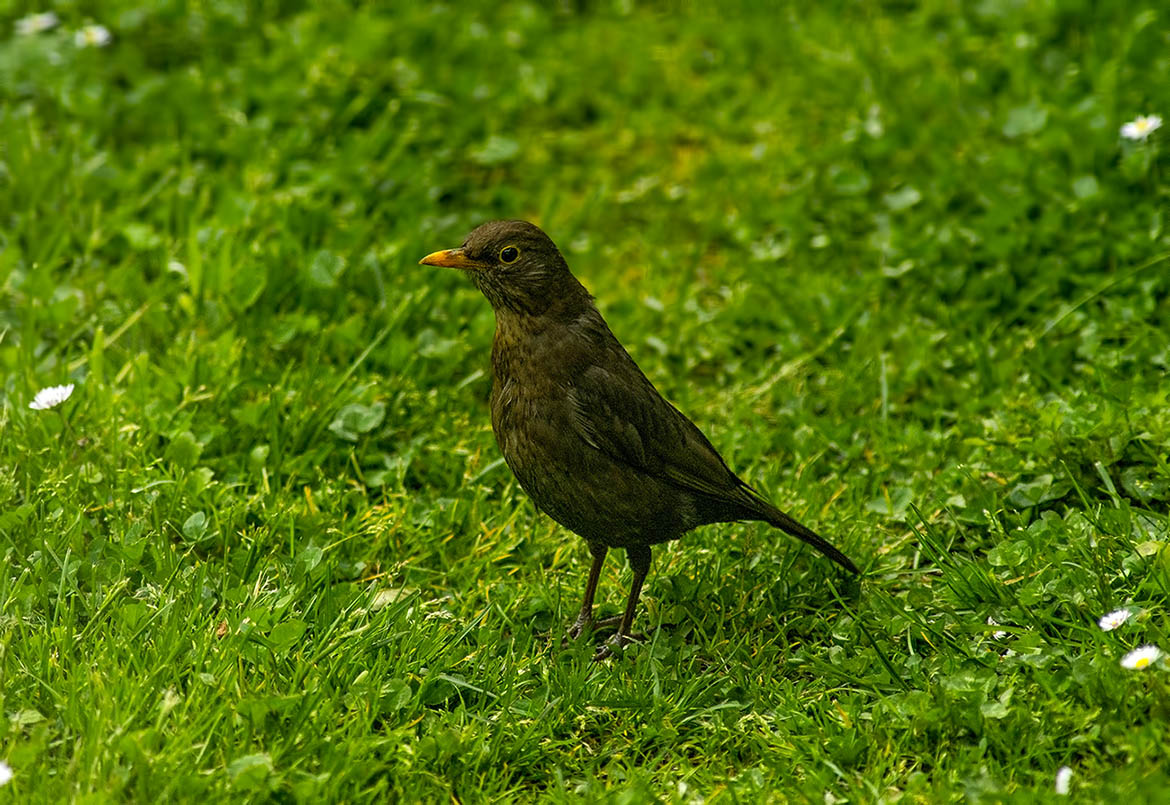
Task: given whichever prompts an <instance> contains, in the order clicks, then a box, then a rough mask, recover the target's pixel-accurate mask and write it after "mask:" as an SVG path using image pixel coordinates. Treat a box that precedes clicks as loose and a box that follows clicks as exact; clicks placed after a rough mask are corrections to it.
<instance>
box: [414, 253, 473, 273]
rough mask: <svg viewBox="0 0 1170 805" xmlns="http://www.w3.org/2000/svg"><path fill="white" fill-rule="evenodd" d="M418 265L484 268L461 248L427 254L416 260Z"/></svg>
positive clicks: (471, 268)
mask: <svg viewBox="0 0 1170 805" xmlns="http://www.w3.org/2000/svg"><path fill="white" fill-rule="evenodd" d="M418 264H419V265H420V266H442V267H443V268H462V269H464V270H465V271H466V270H474V269H477V268H486V267H487V266H485V265H484V264H483V263H480V262H477V261H475V260H472V259H471V258H470V257H468V256H467V255H466V254H464V253H463V250H462V249H445V250H443V251H441V252H435V253H433V254H428V255H427V256H426V257H424V258H423V259H421V260H419V261H418Z"/></svg>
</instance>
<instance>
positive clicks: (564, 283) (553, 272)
mask: <svg viewBox="0 0 1170 805" xmlns="http://www.w3.org/2000/svg"><path fill="white" fill-rule="evenodd" d="M419 263H420V264H422V265H424V266H446V267H448V268H459V269H462V270H464V271H466V272H467V273H468V274H470V275H471V279H472V280H473V281H474V282H475V284H476V287H478V288H479V289H480V291H482V292H483V295H484V296H486V297H487V298H488V301H489V302H491V303H492V307H493V308H495V310H496V312H497V313H499V312H501V311H510V312H515V313H522V314H524V313H527V314H531V315H540V314H543V313H546V312H548V311H549V310H553V309H563V308H565V307H566V306H571V305H573V304H576V303H578V300H579V299H580V298H582V297H583V298H585V299H588V298H589V295H588V293H587V292H586V291H585V289H584V288H582V287H581V283H579V282H577V280H576V278H575V277H573V275H572V274H571V273H570V272H569V266H568V265H567V264H566V263H565V258H564V257H562V256H561V253H560V251H559V250H558V249H557V247H556V244H555V243H553V242H552V239H550V238H549V236H548V235H546V234H544V232H542V231H541V230H540V227H538V226H535V225H534V224H530V223H528V222H527V221H490V222H488V223H486V224H484V225H482V226H480V227H478V228H477V229H475V230H474V231H473V232H472V233H471V234H470V235H468V236H467V239H466V240H465V241H463V245H462V246H460V247H459V248H457V249H446V250H444V251H440V252H435V253H434V254H428V255H427V256H426V257H424V258H423V259H422V260H420V261H419Z"/></svg>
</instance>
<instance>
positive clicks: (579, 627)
mask: <svg viewBox="0 0 1170 805" xmlns="http://www.w3.org/2000/svg"><path fill="white" fill-rule="evenodd" d="M621 625H622V616H621V615H614V616H613V617H612V618H602V619H601V620H594V619H593V618H585V617H582V616H580V615H578V616H577V620H575V621H573V625H572V626H570V627H569V631H568V633H567V634H568V637H569V639H570V640H576V639H577V638H578V637H580V636H581V635H583V634H585V633H586V632H593V631H596V630H598V629H612V628H614V627H616V626H621Z"/></svg>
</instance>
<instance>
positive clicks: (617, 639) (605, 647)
mask: <svg viewBox="0 0 1170 805" xmlns="http://www.w3.org/2000/svg"><path fill="white" fill-rule="evenodd" d="M645 639H646V636H645V635H642V634H622V633H621V632H619V633H617V634H615V635H614V636H613V637H611V638H609V639H608V640H606V641H605V642H604V643H602V644H601V645H600V646H598V647H597V652H596V653H595V654H594V655H593V661H594V662H600V661H601V660H606V659H609V658H610V657H612V656H613V653H614V651H615V650H616V651H618V652H619V653H620V652H621V651H622V649H624V648H625V647H626V646H628V645H630V643H641V642H643V641H645Z"/></svg>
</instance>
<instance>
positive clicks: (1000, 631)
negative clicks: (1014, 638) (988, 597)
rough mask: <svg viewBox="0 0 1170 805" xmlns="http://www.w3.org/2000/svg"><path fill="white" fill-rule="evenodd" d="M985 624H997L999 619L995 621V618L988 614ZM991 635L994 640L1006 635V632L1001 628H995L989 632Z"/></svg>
mask: <svg viewBox="0 0 1170 805" xmlns="http://www.w3.org/2000/svg"><path fill="white" fill-rule="evenodd" d="M987 625H988V626H999V621H997V620H996V619H995V618H993V617H991V616H990V615H988V616H987ZM991 636H992V637H994V638H995V639H996V640H1000V639H1002V638H1004V637H1007V632H1005V631H1004V630H1003V629H996V630H995V631H994V632H992V633H991Z"/></svg>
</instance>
